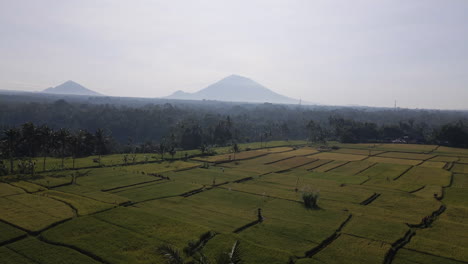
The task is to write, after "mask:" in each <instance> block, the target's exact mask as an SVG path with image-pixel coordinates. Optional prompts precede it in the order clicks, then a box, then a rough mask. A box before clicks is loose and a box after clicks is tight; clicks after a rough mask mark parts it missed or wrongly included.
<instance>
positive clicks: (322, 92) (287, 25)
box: [0, 0, 468, 109]
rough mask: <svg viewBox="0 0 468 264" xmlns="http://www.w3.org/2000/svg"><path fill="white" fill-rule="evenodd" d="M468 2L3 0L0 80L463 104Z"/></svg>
mask: <svg viewBox="0 0 468 264" xmlns="http://www.w3.org/2000/svg"><path fill="white" fill-rule="evenodd" d="M467 14H468V1H467V0H411V1H408V0H353V1H349V0H283V1H278V0H249V1H244V0H237V1H224V0H200V1H196V0H191V1H190V0H186V1H184V0H180V1H167V0H166V1H158V0H153V1H149V0H148V1H146V0H133V1H131V0H126V1H123V0H67V1H63V0H41V1H37V0H0V89H8V90H26V91H39V90H43V89H45V88H48V87H51V86H57V85H59V84H60V83H63V82H65V81H67V80H73V81H75V82H78V83H80V84H82V85H83V86H85V87H87V88H89V89H92V90H95V91H97V92H100V93H103V94H106V95H111V96H131V97H162V96H167V95H169V94H171V93H173V92H175V91H177V90H183V91H186V92H195V91H198V90H200V89H203V88H204V87H206V86H208V85H210V84H211V83H214V82H216V81H218V80H220V79H222V78H224V77H226V76H228V75H231V74H238V75H242V76H245V77H248V78H251V79H253V80H255V81H257V82H259V83H261V84H263V85H264V86H266V87H268V88H270V89H271V90H273V91H275V92H277V93H280V94H283V95H286V96H289V97H292V98H298V99H299V98H300V99H302V100H303V101H308V102H313V103H319V104H328V105H363V106H387V107H393V105H394V102H395V100H396V101H397V105H398V106H400V107H405V108H436V109H468V100H467V99H468V15H467Z"/></svg>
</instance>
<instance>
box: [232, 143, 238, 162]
mask: <svg viewBox="0 0 468 264" xmlns="http://www.w3.org/2000/svg"><path fill="white" fill-rule="evenodd" d="M239 151H240V149H239V145H237V143H234V145H232V152H234V160H236V153H238V152H239Z"/></svg>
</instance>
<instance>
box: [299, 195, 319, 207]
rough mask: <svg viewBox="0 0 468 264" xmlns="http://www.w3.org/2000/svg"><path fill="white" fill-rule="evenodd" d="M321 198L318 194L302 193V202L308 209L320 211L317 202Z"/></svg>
mask: <svg viewBox="0 0 468 264" xmlns="http://www.w3.org/2000/svg"><path fill="white" fill-rule="evenodd" d="M318 198H319V193H318V192H304V193H302V200H303V201H304V206H305V207H306V208H308V209H318V208H319V207H318V205H317V201H318Z"/></svg>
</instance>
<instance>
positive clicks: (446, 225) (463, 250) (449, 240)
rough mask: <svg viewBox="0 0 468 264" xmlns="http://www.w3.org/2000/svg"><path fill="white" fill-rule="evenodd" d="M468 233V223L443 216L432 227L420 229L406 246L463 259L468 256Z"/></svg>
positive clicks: (446, 256)
mask: <svg viewBox="0 0 468 264" xmlns="http://www.w3.org/2000/svg"><path fill="white" fill-rule="evenodd" d="M467 233H468V225H466V224H460V223H454V222H449V221H445V220H444V219H443V217H441V219H438V220H437V221H435V222H434V223H433V224H432V226H431V228H427V229H422V230H419V231H418V234H417V235H416V236H414V237H413V239H412V240H411V243H409V244H408V245H407V246H406V248H408V249H415V250H418V251H421V252H427V253H430V254H434V255H438V256H441V257H445V258H451V259H455V260H460V261H463V260H466V259H467V258H468V246H467V245H468V237H467V236H466V234H467Z"/></svg>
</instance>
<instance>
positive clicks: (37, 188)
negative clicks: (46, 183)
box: [11, 181, 46, 193]
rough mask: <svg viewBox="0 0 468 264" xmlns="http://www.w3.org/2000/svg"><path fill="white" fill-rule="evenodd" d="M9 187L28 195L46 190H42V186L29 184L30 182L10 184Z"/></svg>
mask: <svg viewBox="0 0 468 264" xmlns="http://www.w3.org/2000/svg"><path fill="white" fill-rule="evenodd" d="M11 185H13V186H16V187H18V188H21V189H23V190H25V191H26V192H28V193H34V192H39V191H44V190H46V188H44V187H43V186H40V185H38V184H34V183H31V182H27V181H17V182H11Z"/></svg>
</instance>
